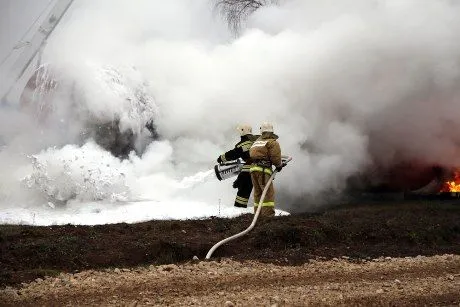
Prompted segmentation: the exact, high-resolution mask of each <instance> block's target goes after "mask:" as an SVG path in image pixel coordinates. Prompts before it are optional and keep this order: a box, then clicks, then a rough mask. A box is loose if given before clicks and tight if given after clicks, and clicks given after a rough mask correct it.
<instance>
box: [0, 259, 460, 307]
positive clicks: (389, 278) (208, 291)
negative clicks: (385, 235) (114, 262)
mask: <svg viewBox="0 0 460 307" xmlns="http://www.w3.org/2000/svg"><path fill="white" fill-rule="evenodd" d="M0 302H2V303H1V305H5V306H13V305H14V306H31V305H33V306H39V305H46V306H49V305H60V306H64V305H78V306H82V305H99V306H100V305H114V306H136V305H137V306H141V305H142V306H143V305H157V306H192V305H195V306H197V305H198V306H305V305H314V306H318V305H333V306H337V305H353V306H357V305H358V306H359V305H361V306H370V305H377V306H388V305H391V306H423V305H441V306H460V256H459V255H442V256H432V257H425V256H417V257H405V258H391V257H386V258H383V257H382V258H376V259H372V260H352V259H348V258H347V257H342V258H340V259H338V258H334V259H333V260H332V261H323V260H313V259H312V260H310V261H309V262H307V263H305V264H303V265H299V266H280V265H276V264H270V263H260V262H256V261H243V262H237V261H233V260H231V259H228V258H222V259H221V260H220V261H194V262H188V263H185V264H181V265H175V264H169V265H161V266H153V265H151V266H148V267H137V268H115V269H105V270H102V271H96V270H88V271H82V272H79V273H76V274H64V273H61V274H60V275H59V276H57V277H49V278H45V279H37V280H36V281H34V282H32V283H23V284H22V285H21V286H20V287H16V288H13V287H7V288H5V289H3V290H1V292H0Z"/></svg>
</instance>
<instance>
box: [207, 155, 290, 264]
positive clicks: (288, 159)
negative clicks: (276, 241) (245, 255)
mask: <svg viewBox="0 0 460 307" xmlns="http://www.w3.org/2000/svg"><path fill="white" fill-rule="evenodd" d="M291 160H292V158H291V157H289V158H287V159H286V160H285V161H284V162H283V166H286V164H287V163H288V162H290V161H291ZM276 173H278V171H277V170H274V171H273V174H272V175H271V176H270V179H268V181H267V183H266V185H265V188H264V190H263V191H262V196H261V197H260V201H259V205H258V207H257V211H256V213H255V214H254V218H253V220H252V223H251V225H249V227H248V228H246V229H245V230H243V231H242V232H240V233H237V234H235V235H233V236H231V237H228V238H225V239H223V240H222V241H219V242H217V243H216V244H214V246H213V247H211V249H210V250H209V252H208V253H207V254H206V259H210V258H211V256H212V254H213V253H214V251H215V250H216V249H217V248H219V247H220V246H221V245H224V244H225V243H228V242H230V241H232V240H234V239H237V238H239V237H242V236H244V235H245V234H247V233H248V232H250V231H251V230H252V229H253V228H254V226H255V225H256V222H257V218H258V217H259V214H260V210H261V209H262V204H263V202H264V199H265V195H266V194H267V191H268V187H269V186H270V185H271V184H272V181H273V179H275V175H276Z"/></svg>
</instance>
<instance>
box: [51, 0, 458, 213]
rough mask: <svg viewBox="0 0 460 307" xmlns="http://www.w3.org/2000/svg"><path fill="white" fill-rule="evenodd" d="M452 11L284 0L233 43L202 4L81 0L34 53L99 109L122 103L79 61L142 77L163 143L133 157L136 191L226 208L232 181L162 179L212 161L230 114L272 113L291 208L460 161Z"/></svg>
mask: <svg viewBox="0 0 460 307" xmlns="http://www.w3.org/2000/svg"><path fill="white" fill-rule="evenodd" d="M459 14H460V4H457V2H453V1H448V0H426V1H423V3H420V1H415V0H407V1H400V0H375V1H369V0H344V1H340V2H337V1H332V0H329V1H314V0H285V1H282V2H281V3H280V4H279V5H278V6H267V7H264V8H261V9H260V10H258V11H256V13H254V14H253V15H252V16H250V18H249V20H247V22H246V28H244V29H243V30H242V31H241V33H240V35H239V36H238V37H237V38H233V36H232V33H230V32H229V31H228V30H227V28H226V25H225V23H224V21H223V20H222V19H221V16H219V15H216V12H215V11H214V10H213V9H212V3H211V2H210V1H208V0H193V1H190V0H175V1H166V2H165V1H159V0H138V1H136V2H135V3H134V2H128V1H124V0H99V1H90V0H81V1H77V2H76V3H75V4H74V7H73V9H72V11H71V13H70V15H69V16H67V18H66V20H65V21H64V23H63V24H62V25H61V27H60V28H59V29H58V30H57V31H56V33H55V35H54V36H53V38H52V40H51V41H50V43H49V45H48V46H47V49H46V50H45V54H44V58H45V59H46V62H49V63H53V65H55V67H57V68H58V69H59V71H62V72H65V74H66V75H67V76H71V78H73V79H75V80H78V81H79V84H82V86H81V89H80V91H81V92H83V95H85V98H86V99H85V104H87V107H88V108H89V109H91V110H97V112H102V113H104V112H106V113H107V114H117V113H120V112H121V111H120V109H119V106H120V104H119V103H117V102H113V103H111V101H110V100H107V99H106V97H105V96H103V94H101V93H98V91H97V90H96V89H95V88H94V84H92V82H91V78H88V73H89V72H90V70H87V69H86V68H85V67H87V64H88V63H98V65H110V66H114V67H135V69H136V71H137V72H138V73H139V74H141V75H142V76H143V77H144V78H145V79H146V80H147V81H148V85H147V88H148V91H149V94H150V95H151V96H152V97H154V99H155V103H156V107H158V116H157V118H156V126H157V129H158V132H159V134H160V135H161V137H162V141H161V143H158V144H157V143H154V144H153V145H152V146H150V147H149V148H148V150H147V152H146V153H145V154H144V157H143V158H142V157H141V158H133V159H138V160H136V161H137V162H133V161H131V162H129V163H132V165H131V166H130V167H131V168H132V169H134V170H140V169H142V171H143V174H142V175H138V179H137V180H138V181H136V182H137V183H136V184H135V186H136V188H137V189H141V188H140V187H142V188H144V192H145V191H146V190H149V192H148V194H149V195H150V196H152V197H154V196H155V194H156V193H161V194H162V195H163V196H164V197H176V196H177V195H181V196H182V197H183V198H184V199H190V200H196V199H199V200H205V201H208V202H210V203H212V202H216V201H217V199H220V198H222V199H224V200H225V202H226V203H227V204H229V205H230V204H231V203H232V202H233V199H232V197H233V194H232V193H233V191H232V190H231V188H230V187H229V186H230V184H231V183H229V182H223V183H213V184H211V186H207V187H206V188H202V189H200V188H198V189H195V190H194V192H193V193H191V192H187V191H185V190H184V191H183V190H181V189H177V187H175V188H174V187H172V186H174V185H175V184H177V182H179V181H180V178H182V177H183V176H187V175H191V174H193V173H195V172H197V171H200V170H206V169H209V168H210V166H212V164H213V163H214V161H215V159H216V158H217V156H218V155H219V154H220V153H221V152H222V151H224V150H227V149H229V148H230V147H231V146H233V144H234V143H235V142H236V141H237V140H238V136H237V135H236V134H235V131H234V127H235V126H236V125H237V124H238V123H240V122H248V123H250V124H252V125H253V127H254V129H255V130H257V128H258V127H259V124H260V123H261V122H262V121H266V120H268V121H271V122H273V124H274V126H275V130H276V133H277V134H279V136H280V140H279V141H280V144H281V146H282V151H283V153H284V154H288V155H291V156H293V158H294V160H293V162H292V163H291V165H289V167H287V168H286V169H285V170H283V172H282V173H281V174H280V175H279V176H278V179H277V180H276V189H278V191H280V192H281V193H282V194H283V195H290V196H291V197H292V198H289V197H283V198H281V199H279V203H280V206H281V207H282V208H292V206H294V205H298V206H308V204H292V203H289V202H290V199H295V198H301V197H303V196H305V195H318V194H321V193H322V192H324V191H330V190H335V191H340V190H341V189H343V188H344V187H345V183H346V180H347V179H348V178H349V177H350V176H352V175H355V174H357V173H360V172H363V171H366V170H367V169H368V167H370V166H372V165H379V166H382V167H387V166H391V165H396V164H397V163H399V162H404V161H418V162H421V163H422V164H423V163H424V164H427V165H429V164H440V165H444V166H457V165H460V155H459V150H458V144H459V141H460V137H458V136H457V131H458V130H459V128H460V121H459V120H458V119H457V116H458V115H457V114H459V112H460V103H459V101H458V98H459V97H460V96H459V85H458V82H459V80H460V61H459V59H460V31H459V30H460V19H458V16H459ZM101 103H103V104H101ZM101 106H103V107H101ZM126 120H127V121H128V122H129V121H130V120H132V121H133V122H132V126H136V125H138V122H136V121H135V119H130V118H127V119H126ZM57 154H58V153H57ZM145 157H156V158H153V159H152V158H145ZM158 157H161V158H158ZM136 163H137V166H135V165H134V164H136ZM139 163H140V164H142V165H144V166H143V167H140V168H139ZM132 173H133V174H136V171H132ZM133 176H134V175H133ZM134 177H135V176H134ZM139 178H142V179H139ZM139 180H140V181H142V182H143V184H141V185H139V184H138V182H139ZM165 185H166V186H167V187H168V188H164V187H165ZM149 186H150V188H148V187H149ZM168 189H169V190H168ZM168 191H169V192H168ZM138 192H139V191H138ZM144 194H145V193H144Z"/></svg>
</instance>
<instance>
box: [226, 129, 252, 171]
mask: <svg viewBox="0 0 460 307" xmlns="http://www.w3.org/2000/svg"><path fill="white" fill-rule="evenodd" d="M258 137H259V135H252V134H246V135H243V136H242V137H241V140H240V141H239V142H238V143H236V145H235V148H233V149H232V150H229V151H227V152H225V153H223V154H222V155H221V156H220V158H221V160H222V162H227V161H232V160H236V159H239V158H241V159H243V161H244V166H243V169H242V170H241V171H242V172H249V169H250V168H251V164H252V160H251V158H250V157H249V149H250V148H251V146H252V144H253V143H254V141H255V140H257V139H258Z"/></svg>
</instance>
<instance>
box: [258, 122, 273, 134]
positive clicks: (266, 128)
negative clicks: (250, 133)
mask: <svg viewBox="0 0 460 307" xmlns="http://www.w3.org/2000/svg"><path fill="white" fill-rule="evenodd" d="M264 132H272V133H273V125H272V124H270V123H268V122H264V123H262V125H260V133H264Z"/></svg>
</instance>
